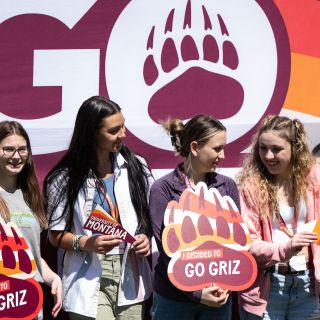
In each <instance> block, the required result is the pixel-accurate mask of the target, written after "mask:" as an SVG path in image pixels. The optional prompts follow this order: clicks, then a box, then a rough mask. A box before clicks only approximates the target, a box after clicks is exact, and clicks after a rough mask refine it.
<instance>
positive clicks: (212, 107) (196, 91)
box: [143, 0, 244, 122]
mask: <svg viewBox="0 0 320 320" xmlns="http://www.w3.org/2000/svg"><path fill="white" fill-rule="evenodd" d="M210 14H211V18H210V15H209V13H208V11H207V9H206V7H205V6H204V5H202V15H203V27H202V30H200V34H202V35H201V37H202V38H201V41H199V39H198V38H197V39H196V38H195V37H194V35H192V34H191V33H190V30H192V28H193V26H192V8H191V1H190V0H189V1H188V3H187V6H186V10H185V16H184V22H183V26H181V27H182V30H174V26H175V25H174V16H175V9H172V10H171V11H170V13H169V14H168V17H167V21H166V24H165V27H164V36H165V40H164V42H163V44H162V48H161V50H160V51H161V52H160V59H158V57H157V52H156V51H155V50H154V41H155V37H156V29H155V26H153V27H152V28H151V31H150V34H149V37H148V41H147V51H148V55H147V57H146V59H145V63H144V68H143V76H144V81H145V83H146V84H147V85H148V86H153V85H154V84H156V83H157V81H158V80H159V79H160V78H161V77H162V76H163V75H165V74H167V75H169V74H173V76H172V77H171V78H172V79H170V80H169V81H168V82H167V84H165V85H163V86H161V88H160V89H159V90H157V91H156V92H155V93H154V95H153V96H152V97H151V99H150V102H149V107H148V111H149V115H150V117H151V118H152V119H153V120H154V121H156V122H158V121H159V117H161V119H165V118H167V117H168V116H174V117H178V118H181V119H188V118H190V117H191V115H192V114H194V110H195V105H196V103H197V101H198V97H199V96H201V97H202V99H201V101H202V103H201V105H197V107H196V109H197V112H198V113H206V114H212V115H214V116H215V117H216V118H218V119H225V118H229V117H231V116H233V115H235V114H236V113H237V112H238V111H239V110H240V108H241V106H242V104H243V99H244V91H243V88H242V86H241V84H240V83H239V82H238V81H237V80H236V79H235V78H233V77H232V76H230V74H232V71H235V70H236V69H237V68H238V66H239V57H238V53H237V50H236V48H235V46H234V44H233V42H232V40H231V39H230V34H229V31H228V29H227V26H226V24H225V22H224V20H223V18H222V16H221V15H220V14H219V13H210ZM212 21H214V22H215V24H214V25H213V22H212ZM175 27H176V26H175ZM176 29H177V27H176ZM178 29H179V28H178ZM178 31H181V32H182V39H181V36H180V35H179V36H177V34H178ZM189 33H190V34H189ZM221 65H222V66H224V67H225V68H223V69H222V70H223V71H222V72H221V68H220V69H218V68H217V66H221ZM164 96H170V101H168V102H167V103H165V104H164V103H163V101H164V99H163V98H162V97H164ZM230 96H232V97H235V99H232V103H231V101H230ZM235 101H236V102H235ZM181 105H183V106H184V108H177V106H181Z"/></svg>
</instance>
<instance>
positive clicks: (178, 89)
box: [0, 0, 320, 177]
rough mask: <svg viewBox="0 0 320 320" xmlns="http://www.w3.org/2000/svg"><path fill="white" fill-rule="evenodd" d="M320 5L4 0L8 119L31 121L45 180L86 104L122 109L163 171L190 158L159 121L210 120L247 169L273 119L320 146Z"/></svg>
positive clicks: (138, 142) (3, 96)
mask: <svg viewBox="0 0 320 320" xmlns="http://www.w3.org/2000/svg"><path fill="white" fill-rule="evenodd" d="M319 32H320V2H319V1H306V0H290V1H288V0H276V1H271V0H256V1H254V0H242V1H241V3H240V2H239V0H132V1H128V0H29V1H18V0H0V70H1V72H0V120H3V119H12V120H18V121H20V122H21V123H22V124H23V125H24V126H25V127H26V129H27V131H28V132H29V134H30V137H31V143H32V147H33V152H34V153H35V154H36V163H37V169H38V171H39V173H40V176H41V177H43V175H44V174H45V173H46V172H47V170H48V169H49V168H50V167H51V166H52V165H53V163H55V162H56V161H57V159H58V158H59V157H60V156H61V154H62V152H63V151H64V150H65V149H66V148H67V146H68V143H69V140H70V134H71V132H72V130H73V125H74V120H75V115H76V113H77V110H78V108H79V107H80V105H81V103H82V101H83V100H85V99H86V98H88V97H89V96H91V95H96V94H102V95H106V96H109V97H110V98H111V99H113V100H114V101H116V102H118V103H119V104H120V106H121V107H122V109H123V114H124V116H125V118H126V127H127V132H128V137H127V143H128V145H130V147H132V148H133V149H134V150H136V151H137V152H138V153H140V154H142V155H143V156H145V157H146V158H147V160H148V162H149V164H150V166H151V167H152V168H153V169H161V168H171V167H173V166H174V165H175V164H176V162H177V161H178V159H176V158H175V157H174V154H173V153H172V147H171V145H170V139H169V138H168V137H167V136H166V134H165V132H164V131H163V129H162V128H161V126H160V125H159V120H161V119H166V118H167V117H169V116H170V117H179V118H182V119H188V118H190V117H191V116H192V115H195V114H198V113H207V114H210V115H213V116H214V117H216V118H218V119H220V120H222V122H223V123H224V124H225V125H226V127H227V136H228V145H227V147H226V160H225V161H224V162H223V163H222V166H224V167H229V168H230V167H237V166H239V164H240V160H241V155H242V154H243V152H245V151H246V149H247V147H248V144H249V142H250V139H251V136H252V134H253V132H254V131H255V127H256V125H257V123H258V122H259V121H260V120H261V118H262V117H264V116H265V115H267V114H283V115H288V116H290V117H297V118H299V119H301V120H302V121H303V122H304V123H305V125H306V128H307V131H308V134H309V138H310V147H311V148H312V147H314V146H315V145H316V144H317V143H318V142H319V140H320V137H319V135H318V133H317V128H319V126H318V124H319V115H320V108H319V105H320V101H319V100H320V90H319V86H320V80H319V79H320V77H319V75H320V74H319V71H320V60H319V57H320V44H319V41H317V38H318V37H317V36H318V34H319Z"/></svg>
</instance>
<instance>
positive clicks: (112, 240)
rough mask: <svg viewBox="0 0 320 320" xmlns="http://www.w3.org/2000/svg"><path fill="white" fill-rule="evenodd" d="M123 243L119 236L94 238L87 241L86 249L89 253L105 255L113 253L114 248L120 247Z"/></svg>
mask: <svg viewBox="0 0 320 320" xmlns="http://www.w3.org/2000/svg"><path fill="white" fill-rule="evenodd" d="M121 242H122V240H120V239H119V238H118V237H117V236H112V235H102V236H92V237H89V238H88V239H87V240H86V243H85V245H84V247H85V249H86V250H88V251H93V252H96V253H100V254H104V253H106V252H109V251H111V250H112V249H113V248H114V247H116V246H118V245H119V244H120V243H121Z"/></svg>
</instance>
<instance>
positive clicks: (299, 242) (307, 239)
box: [291, 232, 318, 250]
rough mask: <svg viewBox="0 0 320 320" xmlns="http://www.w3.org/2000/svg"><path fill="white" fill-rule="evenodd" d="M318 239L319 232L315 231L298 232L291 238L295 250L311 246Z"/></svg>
mask: <svg viewBox="0 0 320 320" xmlns="http://www.w3.org/2000/svg"><path fill="white" fill-rule="evenodd" d="M317 239H318V236H317V234H316V233H313V232H301V233H296V234H295V235H294V236H293V237H292V238H291V248H292V249H294V250H299V249H301V248H302V247H306V246H310V244H311V243H314V242H315V241H316V240H317Z"/></svg>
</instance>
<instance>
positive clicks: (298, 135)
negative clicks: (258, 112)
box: [237, 115, 314, 217]
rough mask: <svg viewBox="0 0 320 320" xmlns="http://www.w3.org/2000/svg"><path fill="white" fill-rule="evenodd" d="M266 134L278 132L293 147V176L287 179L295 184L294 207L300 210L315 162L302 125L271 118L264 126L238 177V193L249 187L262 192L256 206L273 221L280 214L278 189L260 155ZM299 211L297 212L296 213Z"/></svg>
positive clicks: (288, 120)
mask: <svg viewBox="0 0 320 320" xmlns="http://www.w3.org/2000/svg"><path fill="white" fill-rule="evenodd" d="M267 131H275V132H276V133H277V134H278V135H279V137H281V138H283V139H285V140H286V141H287V142H288V143H290V146H291V152H292V156H291V164H290V165H291V170H290V171H291V173H290V176H289V177H288V179H289V180H290V181H292V189H293V199H294V207H295V208H296V209H298V208H299V204H300V201H301V199H305V194H306V190H307V187H308V176H309V173H310V169H311V165H312V163H313V161H314V159H313V156H312V155H311V153H310V151H309V148H308V145H307V138H306V133H305V129H304V126H303V124H302V123H301V122H300V121H299V120H297V119H293V120H291V119H289V118H287V117H282V116H276V115H270V116H267V117H266V118H265V119H264V120H263V121H262V123H261V125H260V127H259V129H258V131H257V133H256V134H255V135H254V136H253V138H252V149H251V153H250V155H249V156H248V157H247V158H246V159H245V160H244V163H243V166H242V169H241V171H240V172H239V174H238V176H237V182H238V187H239V190H240V191H241V190H242V189H245V188H247V187H248V186H249V185H250V186H251V188H252V187H255V188H257V190H259V196H258V198H257V202H258V203H257V204H258V206H259V208H261V215H265V214H267V213H268V212H269V214H270V216H271V217H273V216H274V214H275V212H276V211H277V210H278V201H277V192H278V189H279V187H278V185H277V183H276V179H275V176H273V175H272V174H270V173H269V171H268V170H267V168H266V167H265V166H264V164H263V163H262V161H261V159H260V155H259V139H260V136H261V135H262V134H263V133H265V132H267ZM295 211H297V210H295Z"/></svg>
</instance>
